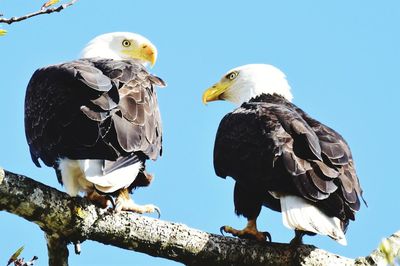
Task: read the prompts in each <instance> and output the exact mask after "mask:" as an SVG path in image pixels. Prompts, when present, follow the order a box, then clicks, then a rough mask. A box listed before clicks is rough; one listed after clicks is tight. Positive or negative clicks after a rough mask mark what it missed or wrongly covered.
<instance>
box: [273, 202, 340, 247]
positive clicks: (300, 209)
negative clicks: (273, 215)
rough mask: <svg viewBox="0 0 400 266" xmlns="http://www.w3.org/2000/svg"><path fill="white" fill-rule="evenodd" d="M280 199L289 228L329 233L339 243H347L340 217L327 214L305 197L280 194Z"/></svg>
mask: <svg viewBox="0 0 400 266" xmlns="http://www.w3.org/2000/svg"><path fill="white" fill-rule="evenodd" d="M274 196H275V195H274ZM279 199H280V202H281V210H282V221H283V224H284V225H285V226H286V227H287V228H290V229H296V230H301V231H308V232H313V233H317V234H320V235H327V236H329V237H331V238H332V239H334V240H336V241H337V242H338V243H339V244H341V245H343V246H346V245H347V241H346V237H345V235H344V232H343V230H342V227H341V222H340V220H339V219H338V218H336V217H329V216H327V215H326V214H324V213H323V212H322V211H320V210H319V209H318V208H316V207H315V206H313V205H311V204H310V203H308V202H307V201H306V200H305V199H303V198H300V197H297V196H292V195H286V196H280V197H279Z"/></svg>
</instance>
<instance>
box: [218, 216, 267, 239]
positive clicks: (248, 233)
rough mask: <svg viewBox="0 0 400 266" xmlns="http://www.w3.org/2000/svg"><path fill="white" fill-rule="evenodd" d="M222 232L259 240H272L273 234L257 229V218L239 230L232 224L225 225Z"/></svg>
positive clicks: (221, 229)
mask: <svg viewBox="0 0 400 266" xmlns="http://www.w3.org/2000/svg"><path fill="white" fill-rule="evenodd" d="M220 231H221V234H224V232H225V233H228V234H231V235H233V236H237V237H239V238H245V239H254V240H257V241H259V242H265V241H267V240H268V241H270V242H271V241H272V239H271V234H270V233H268V232H260V231H258V230H257V226H256V220H249V221H248V223H247V226H246V227H245V228H244V229H243V230H237V229H234V228H232V227H230V226H227V225H224V226H222V227H221V228H220Z"/></svg>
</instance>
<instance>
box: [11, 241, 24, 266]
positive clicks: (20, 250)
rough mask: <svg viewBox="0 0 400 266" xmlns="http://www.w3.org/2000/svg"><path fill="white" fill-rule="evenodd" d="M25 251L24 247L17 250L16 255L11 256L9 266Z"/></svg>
mask: <svg viewBox="0 0 400 266" xmlns="http://www.w3.org/2000/svg"><path fill="white" fill-rule="evenodd" d="M23 250H24V246H22V247H20V248H19V249H17V251H15V252H14V254H12V255H11V258H10V259H9V260H8V263H7V266H8V265H10V264H11V263H13V262H14V261H16V260H17V259H18V257H19V255H21V253H22V251H23Z"/></svg>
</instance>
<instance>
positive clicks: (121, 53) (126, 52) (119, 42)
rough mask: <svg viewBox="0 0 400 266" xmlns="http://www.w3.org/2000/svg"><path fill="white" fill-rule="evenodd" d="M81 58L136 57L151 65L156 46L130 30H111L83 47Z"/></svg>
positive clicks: (154, 58) (121, 58) (120, 58)
mask: <svg viewBox="0 0 400 266" xmlns="http://www.w3.org/2000/svg"><path fill="white" fill-rule="evenodd" d="M81 57H82V58H90V57H102V58H109V59H115V60H123V59H138V60H141V61H142V62H143V64H145V65H146V64H147V63H150V64H151V66H153V65H154V64H155V62H156V60H157V49H156V47H155V46H154V45H153V44H152V43H151V42H150V41H149V40H148V39H146V38H145V37H143V36H142V35H139V34H137V33H132V32H111V33H106V34H102V35H99V36H97V37H96V38H94V39H93V40H91V41H90V42H89V43H88V44H87V45H86V47H85V48H84V49H83V51H82V54H81Z"/></svg>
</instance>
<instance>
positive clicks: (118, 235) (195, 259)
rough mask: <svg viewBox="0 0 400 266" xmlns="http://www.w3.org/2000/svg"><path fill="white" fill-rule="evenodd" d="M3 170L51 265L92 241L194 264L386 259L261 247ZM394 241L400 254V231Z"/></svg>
mask: <svg viewBox="0 0 400 266" xmlns="http://www.w3.org/2000/svg"><path fill="white" fill-rule="evenodd" d="M0 170H1V171H0V210H5V211H7V212H10V213H13V214H16V215H18V216H20V217H23V218H24V219H26V220H28V221H31V222H33V223H35V224H37V225H39V227H40V228H41V229H42V230H43V231H44V232H45V233H46V238H47V243H48V251H49V265H68V264H67V257H68V250H67V249H66V244H67V243H70V242H74V243H76V242H77V241H81V242H82V241H84V240H86V239H90V240H94V241H98V242H100V243H103V244H108V245H113V246H117V247H120V248H124V249H128V250H134V251H138V252H143V253H147V254H149V255H152V256H157V257H162V258H166V259H170V260H174V261H178V262H182V263H184V264H186V265H193V266H194V265H289V264H294V265H328V264H331V265H355V264H356V263H357V265H374V263H379V262H382V261H384V254H383V253H382V252H380V251H379V250H376V251H374V252H373V253H372V254H371V255H370V256H368V257H365V258H359V259H356V260H353V259H349V258H345V257H341V256H339V255H335V254H331V253H329V252H326V251H324V250H321V249H317V248H316V247H314V246H309V245H302V246H300V247H298V248H297V249H293V248H292V247H290V246H289V245H287V244H280V243H268V244H265V245H261V244H258V243H255V242H253V241H248V240H241V239H236V238H231V237H223V236H219V235H215V234H210V233H206V232H202V231H199V230H196V229H192V228H189V227H187V226H186V225H184V224H179V223H173V222H166V221H162V220H157V219H153V218H150V217H145V216H140V215H137V214H134V213H128V212H121V213H114V212H110V211H108V210H104V209H99V208H97V207H95V206H94V205H92V204H91V203H90V202H88V201H87V200H86V199H84V198H81V197H75V198H72V197H69V196H68V195H67V194H65V193H63V192H60V191H58V190H56V189H54V188H51V187H48V186H46V185H44V184H41V183H39V182H37V181H34V180H32V179H30V178H28V177H25V176H22V175H18V174H13V173H11V172H8V171H3V170H2V169H0ZM389 239H390V241H392V242H393V243H394V244H393V246H392V247H395V249H396V252H397V253H398V252H399V251H400V232H398V233H396V234H395V235H393V236H392V237H390V238H389ZM55 254H57V255H58V256H54V255H55ZM61 254H63V255H61Z"/></svg>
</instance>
